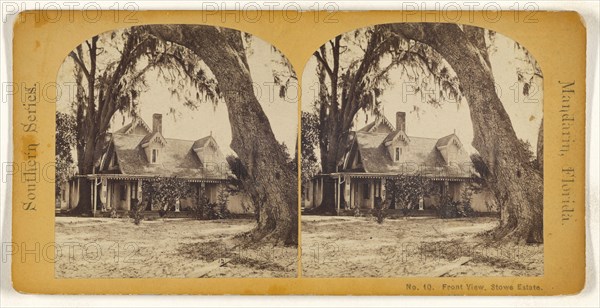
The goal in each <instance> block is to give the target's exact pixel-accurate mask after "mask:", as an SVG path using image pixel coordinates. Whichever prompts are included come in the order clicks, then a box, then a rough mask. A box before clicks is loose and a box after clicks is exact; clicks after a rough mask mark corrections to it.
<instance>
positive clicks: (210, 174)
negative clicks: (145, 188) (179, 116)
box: [112, 133, 230, 179]
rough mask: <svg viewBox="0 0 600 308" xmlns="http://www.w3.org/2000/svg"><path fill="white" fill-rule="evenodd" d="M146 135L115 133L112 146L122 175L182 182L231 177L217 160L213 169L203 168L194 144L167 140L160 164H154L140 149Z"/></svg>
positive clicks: (225, 162) (223, 165)
mask: <svg viewBox="0 0 600 308" xmlns="http://www.w3.org/2000/svg"><path fill="white" fill-rule="evenodd" d="M143 139H144V136H143V135H133V134H119V133H114V134H113V138H112V142H113V144H114V151H115V153H116V155H117V159H118V163H119V167H120V170H121V173H122V174H130V175H149V176H169V177H171V176H177V177H180V178H194V179H197V178H205V179H226V178H227V175H228V174H229V173H230V171H229V165H228V164H227V161H226V160H225V159H224V158H222V157H218V158H215V159H216V160H217V159H218V161H214V165H213V164H211V166H210V167H204V166H203V165H202V163H201V162H200V160H199V159H198V156H197V155H196V153H195V152H194V151H193V150H192V146H193V144H194V141H191V140H180V139H172V138H165V140H166V141H167V142H166V145H165V147H164V148H163V149H162V150H161V152H160V163H159V164H151V163H150V162H149V161H148V160H147V158H146V154H145V152H144V149H143V148H142V147H141V141H142V140H143Z"/></svg>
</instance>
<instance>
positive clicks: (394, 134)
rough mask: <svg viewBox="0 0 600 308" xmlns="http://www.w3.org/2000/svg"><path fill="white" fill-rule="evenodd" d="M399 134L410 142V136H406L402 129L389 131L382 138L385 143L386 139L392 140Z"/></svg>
mask: <svg viewBox="0 0 600 308" xmlns="http://www.w3.org/2000/svg"><path fill="white" fill-rule="evenodd" d="M400 135H401V136H402V137H403V139H404V140H405V141H406V142H410V137H408V135H407V134H406V133H405V132H404V131H401V130H397V131H394V132H391V133H389V134H388V135H387V136H386V137H385V139H384V140H383V143H387V142H388V141H393V140H394V139H396V137H398V136H400Z"/></svg>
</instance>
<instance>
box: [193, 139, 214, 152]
mask: <svg viewBox="0 0 600 308" xmlns="http://www.w3.org/2000/svg"><path fill="white" fill-rule="evenodd" d="M210 139H213V137H212V136H206V137H204V138H200V139H198V140H196V141H194V145H193V146H192V148H193V149H194V150H195V149H200V148H203V147H204V146H206V144H208V141H209V140H210ZM213 140H214V139H213Z"/></svg>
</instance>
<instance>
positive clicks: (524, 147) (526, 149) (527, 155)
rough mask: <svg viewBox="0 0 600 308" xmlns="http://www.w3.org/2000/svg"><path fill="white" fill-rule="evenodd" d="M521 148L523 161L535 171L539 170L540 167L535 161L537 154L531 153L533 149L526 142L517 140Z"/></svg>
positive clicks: (536, 160)
mask: <svg viewBox="0 0 600 308" xmlns="http://www.w3.org/2000/svg"><path fill="white" fill-rule="evenodd" d="M519 143H520V146H521V152H522V155H523V156H524V161H527V162H528V163H529V165H530V166H531V167H532V168H533V169H535V170H540V166H539V163H538V159H537V154H536V153H534V152H533V147H532V146H531V143H530V142H529V141H528V140H523V139H519Z"/></svg>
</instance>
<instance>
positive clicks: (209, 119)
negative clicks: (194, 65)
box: [57, 37, 298, 157]
mask: <svg viewBox="0 0 600 308" xmlns="http://www.w3.org/2000/svg"><path fill="white" fill-rule="evenodd" d="M247 56H248V65H249V66H250V73H251V76H252V80H253V83H254V88H255V94H256V96H257V98H258V101H259V102H260V104H261V107H262V108H263V110H264V112H265V113H266V115H267V117H268V119H269V122H270V124H271V129H272V130H273V133H274V134H275V138H276V139H277V140H278V141H279V142H284V143H285V144H286V145H287V147H288V150H289V152H290V156H292V157H293V156H294V151H295V145H296V140H297V138H296V137H297V126H298V104H297V99H296V96H297V95H296V88H295V87H293V86H292V87H290V88H289V89H290V91H288V92H289V93H288V95H287V97H286V98H280V97H279V93H278V90H277V91H273V89H274V87H273V70H272V66H273V64H272V63H273V62H272V60H278V59H280V57H279V55H278V54H277V53H276V52H274V51H273V50H272V48H271V45H270V44H268V43H266V42H265V41H263V40H261V39H260V38H257V37H252V38H251V40H250V44H249V49H248V52H247ZM146 79H147V81H148V84H149V87H148V90H147V91H145V92H143V93H141V94H140V96H139V106H140V108H139V109H140V110H139V114H140V116H141V118H142V119H143V120H144V121H145V122H146V123H147V124H148V125H149V126H150V127H152V115H153V114H154V113H161V114H163V135H164V136H165V138H177V139H186V140H196V139H200V138H202V137H205V136H208V135H210V134H211V133H212V136H213V137H214V138H215V140H217V143H218V144H219V147H220V149H221V151H222V152H223V154H225V155H229V154H234V152H233V150H232V149H231V148H230V146H229V145H230V143H231V127H230V125H229V117H228V113H227V106H226V105H225V103H224V102H221V103H219V104H217V105H216V106H215V105H213V104H212V103H210V102H204V103H202V104H200V106H199V108H198V109H197V110H191V109H189V108H186V107H184V106H183V103H182V101H181V100H180V99H179V98H178V97H177V96H173V95H171V92H170V91H169V90H168V88H167V85H165V84H164V83H163V82H162V81H159V78H158V74H157V72H156V71H154V70H151V71H148V72H147V73H146ZM68 82H74V77H73V62H72V61H71V60H70V59H69V58H67V59H66V61H65V62H64V64H63V65H62V67H61V69H60V70H59V73H58V76H57V83H58V84H61V83H68ZM70 100H71V99H70V98H69V97H68V95H62V96H61V97H60V98H59V100H58V102H57V110H59V111H62V112H68V111H69V106H70V104H71V102H70ZM171 108H175V112H174V113H170V110H171ZM130 121H131V118H130V117H128V116H122V115H121V114H120V113H118V112H117V113H116V114H115V116H114V117H113V121H112V124H111V128H110V130H109V131H116V130H118V129H119V128H121V127H122V126H124V125H126V124H128V123H129V122H130Z"/></svg>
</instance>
